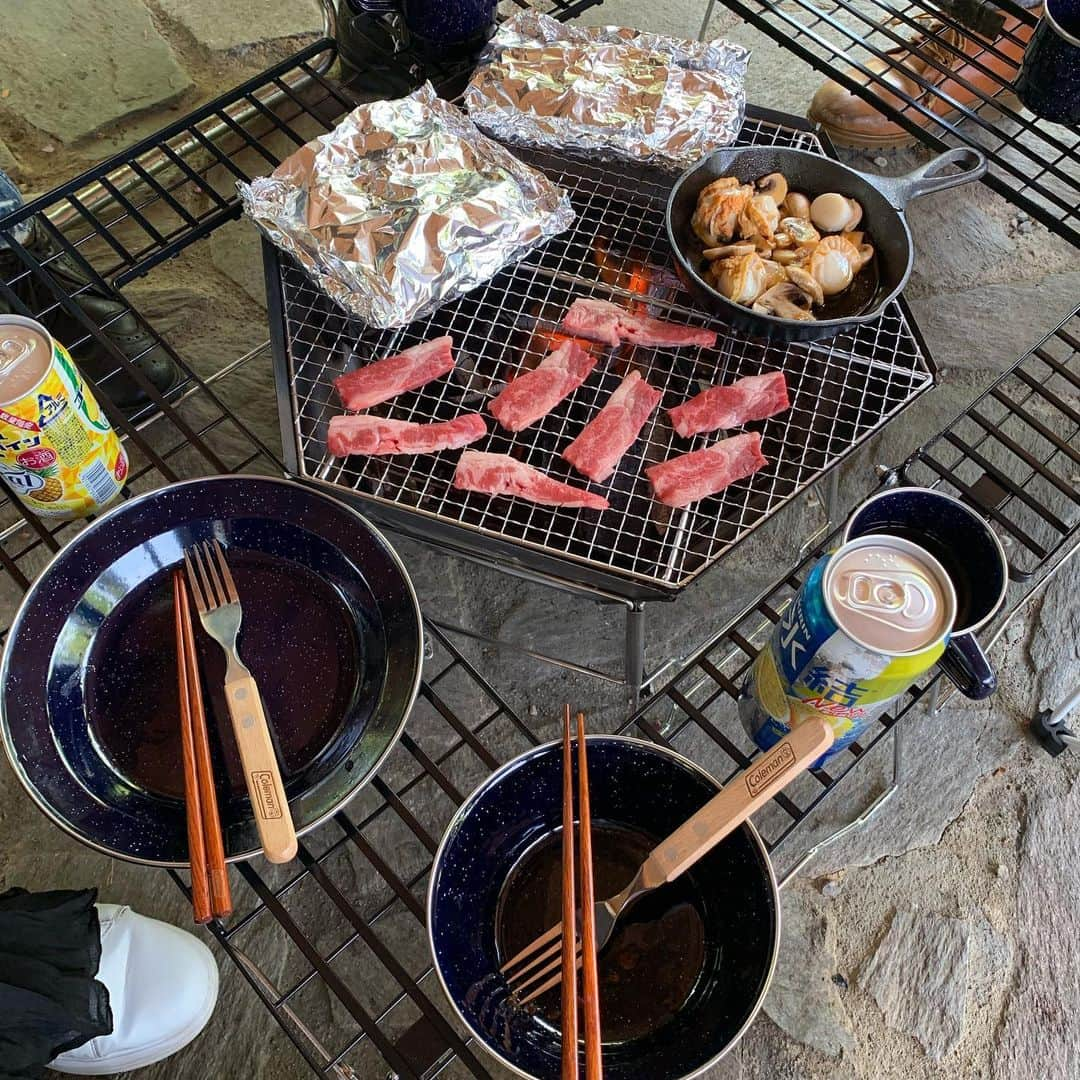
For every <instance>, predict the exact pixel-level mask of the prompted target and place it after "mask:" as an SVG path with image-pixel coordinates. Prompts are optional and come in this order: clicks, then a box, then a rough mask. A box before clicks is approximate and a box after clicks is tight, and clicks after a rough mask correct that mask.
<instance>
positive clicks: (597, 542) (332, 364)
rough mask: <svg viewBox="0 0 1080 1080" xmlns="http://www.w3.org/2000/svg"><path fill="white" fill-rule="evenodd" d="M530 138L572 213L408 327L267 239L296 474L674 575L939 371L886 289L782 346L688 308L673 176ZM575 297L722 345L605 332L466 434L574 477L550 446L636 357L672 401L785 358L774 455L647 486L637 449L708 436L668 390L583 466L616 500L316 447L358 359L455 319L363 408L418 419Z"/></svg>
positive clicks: (720, 549)
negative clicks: (722, 473)
mask: <svg viewBox="0 0 1080 1080" xmlns="http://www.w3.org/2000/svg"><path fill="white" fill-rule="evenodd" d="M743 138H744V140H746V141H769V142H782V143H785V144H787V145H795V146H801V147H806V148H811V149H818V150H820V148H821V146H820V143H818V141H817V139H816V137H815V136H814V135H813V134H812V133H810V132H808V131H806V130H801V129H799V128H798V127H791V126H787V125H785V124H783V123H778V122H774V121H772V120H771V119H769V118H764V117H758V118H752V119H751V120H750V121H749V122H748V124H747V126H746V128H745V129H744V132H743ZM527 156H528V157H529V159H530V160H532V161H533V162H534V163H535V164H536V165H538V166H539V167H540V168H542V169H543V170H544V171H545V172H547V173H548V175H550V176H552V177H553V178H555V179H557V180H558V182H559V183H561V184H562V185H563V186H564V187H565V188H566V189H567V190H568V192H569V193H570V197H571V200H572V202H573V203H574V208H575V210H576V211H577V214H578V217H577V220H576V221H575V223H574V225H573V226H572V227H571V229H570V230H568V231H567V232H566V233H565V234H563V235H562V236H559V237H556V238H555V239H554V240H552V241H551V242H549V243H548V244H547V245H546V246H545V247H544V248H543V249H541V250H540V251H537V252H534V253H532V254H531V255H530V256H528V257H527V258H526V259H525V260H523V261H522V262H521V263H519V264H518V265H516V266H514V267H511V268H509V269H507V270H505V271H503V272H502V273H501V274H499V275H498V276H497V277H496V278H494V279H493V280H492V281H491V282H489V283H487V284H486V285H483V286H481V287H479V288H477V289H475V290H473V291H472V292H471V293H469V294H468V295H467V296H465V297H464V298H462V299H461V300H459V301H457V302H455V303H453V304H449V305H447V306H445V307H444V308H442V309H441V310H439V311H438V312H436V313H435V314H434V315H432V316H430V317H428V318H426V319H421V320H418V321H416V322H414V323H412V324H410V325H409V326H407V327H404V328H402V329H392V330H376V329H371V328H367V327H365V326H364V325H363V324H361V323H360V322H359V321H357V320H355V319H353V318H350V317H348V316H347V315H346V314H345V313H344V312H343V311H342V310H341V309H340V308H338V307H337V306H336V305H335V304H333V302H331V301H330V300H329V299H327V298H326V297H325V296H324V295H323V294H322V293H321V292H320V290H318V289H317V288H316V287H315V286H314V285H313V284H312V283H311V282H310V280H309V279H308V278H307V276H306V275H305V274H304V273H303V272H302V271H301V270H300V269H299V268H298V267H297V266H296V265H295V264H294V263H293V262H291V260H289V259H287V258H286V257H283V256H277V255H276V254H275V253H273V252H269V249H267V250H268V252H269V256H268V257H269V258H270V260H271V265H272V267H273V266H276V267H277V272H278V280H279V283H280V304H281V311H282V315H283V328H284V339H285V353H286V357H285V366H286V372H287V374H286V378H287V381H288V383H289V386H290V388H291V390H292V408H293V415H292V417H291V418H290V423H291V426H292V429H293V432H292V433H293V436H294V438H295V441H296V451H297V454H296V458H297V463H298V471H299V472H300V474H301V475H303V476H305V477H307V478H309V479H313V480H317V481H319V482H321V483H323V484H326V485H328V486H329V487H330V488H331V489H332V490H334V491H336V492H338V493H341V492H348V493H349V494H355V495H358V496H359V497H360V498H361V499H363V500H364V501H365V502H366V503H368V504H372V505H373V506H374V507H375V508H376V510H377V508H378V507H380V506H383V507H394V508H397V509H399V510H400V509H403V510H406V511H408V512H409V513H411V514H412V515H414V516H415V521H414V526H413V527H414V528H416V529H417V530H418V531H419V532H420V533H421V534H423V532H424V525H423V523H422V522H423V521H424V520H433V521H437V522H439V523H440V524H444V525H446V524H448V525H452V526H454V527H455V528H457V529H458V530H460V531H464V532H469V533H472V534H474V535H479V536H483V537H489V538H494V539H497V540H502V541H507V542H509V543H511V544H514V545H516V546H519V547H521V548H523V549H525V550H532V551H536V552H538V553H541V554H543V555H549V556H554V557H556V558H558V559H559V560H560V561H561V562H562V564H563V565H565V566H566V567H568V568H571V567H573V566H574V565H578V566H587V567H590V568H592V569H594V570H598V571H600V572H602V573H604V574H606V575H610V576H611V577H612V578H613V579H614V580H616V581H618V580H623V581H630V582H634V583H641V584H642V585H643V586H645V587H648V588H652V589H654V590H657V591H667V592H673V591H676V590H677V589H679V588H681V587H682V586H684V585H686V584H687V583H688V582H690V581H692V580H693V579H694V578H695V577H696V576H697V575H698V574H700V573H701V572H702V571H703V570H704V569H705V568H706V567H708V566H709V565H710V564H711V563H713V562H715V561H716V560H717V559H718V558H720V557H721V556H722V555H723V554H724V553H725V552H726V551H728V550H729V549H730V548H731V547H732V546H733V545H734V544H735V543H737V542H738V541H739V540H741V539H742V538H743V537H745V536H746V535H747V534H748V533H749V532H750V530H751V529H753V528H754V527H755V526H756V525H758V524H759V523H760V522H761V521H763V520H764V519H765V518H767V517H768V516H769V515H770V514H772V513H773V512H775V511H776V510H777V509H779V508H780V507H781V506H782V505H784V504H785V503H786V502H787V501H788V500H789V499H791V498H792V497H794V496H795V495H796V494H798V493H799V492H800V491H802V490H803V489H805V487H806V486H807V485H808V484H810V483H812V482H813V481H814V480H815V479H816V478H817V477H819V476H820V475H821V474H822V473H823V472H824V471H825V470H826V469H828V468H830V467H831V466H833V465H835V464H836V463H837V462H838V461H840V460H841V459H842V458H843V457H844V456H845V455H846V454H847V453H849V452H850V451H852V450H853V449H854V448H855V447H856V446H858V445H859V444H860V443H861V442H862V441H863V440H865V439H866V438H867V437H868V436H869V435H870V434H871V433H872V432H874V431H876V430H877V429H878V428H880V427H881V426H882V425H883V424H884V423H886V422H887V421H888V420H889V419H890V418H891V417H892V416H894V415H896V413H897V412H899V411H900V410H901V409H902V408H903V407H904V406H905V405H907V404H908V403H910V402H911V401H912V400H913V399H914V398H915V397H916V396H917V395H918V394H919V393H920V392H922V391H923V390H925V389H927V388H928V387H929V386H930V385H931V384H932V381H933V380H932V374H931V364H930V360H929V357H928V356H927V355H926V352H925V350H924V348H923V346H922V345H921V343H920V342H919V339H918V337H917V336H916V331H915V330H914V328H913V326H912V323H911V321H910V318H909V316H908V314H907V311H906V309H905V308H904V307H903V305H902V304H897V303H894V304H891V305H890V306H889V308H888V309H887V310H886V312H885V314H884V315H883V316H882V317H881V318H880V319H879V320H877V321H876V322H875V323H873V324H869V325H866V326H862V327H859V328H858V329H857V331H856V332H854V333H852V334H850V335H845V336H841V337H838V338H836V339H833V340H832V341H829V342H825V343H810V344H787V345H785V344H777V343H769V342H765V341H761V340H756V339H750V338H746V337H742V336H739V335H737V334H735V333H733V332H732V331H731V330H730V329H729V328H727V327H725V326H724V325H723V324H722V323H720V322H719V321H718V320H714V319H711V318H710V317H709V316H707V315H703V314H702V313H701V312H699V311H696V310H694V309H693V308H692V307H691V302H690V299H689V297H688V296H687V294H686V293H685V292H684V291H683V289H682V286H681V284H680V283H679V281H678V279H677V278H676V277H675V276H674V274H673V273H672V272H671V271H670V270H669V269H668V268H669V267H670V266H671V265H672V260H671V258H670V251H669V248H668V244H667V240H666V235H665V225H664V207H665V204H666V200H667V194H668V190H669V188H668V184H669V182H670V181H668V180H666V179H665V178H664V177H663V176H662V175H658V174H656V173H651V172H646V171H645V170H641V169H631V168H629V167H627V166H613V165H605V166H597V165H595V164H588V163H585V162H582V161H579V160H577V159H573V158H570V157H565V156H560V155H557V154H553V153H544V154H536V155H527ZM581 296H595V297H599V298H605V299H612V300H615V301H616V302H619V303H622V304H624V305H626V304H643V303H647V305H648V309H649V311H650V312H651V313H652V314H655V315H658V316H660V317H666V318H669V319H671V320H673V321H676V322H688V323H692V324H694V325H707V326H709V327H710V328H711V329H715V330H716V331H717V332H718V335H719V337H718V342H717V347H716V351H715V352H708V351H704V350H689V349H681V350H677V351H675V350H653V349H647V348H642V347H634V346H627V347H623V348H621V349H618V350H615V351H614V352H612V353H609V354H608V355H607V358H606V359H605V360H603V361H602V362H601V364H600V365H599V366H598V368H597V370H596V371H594V372H593V374H592V375H591V376H590V378H589V379H588V380H587V381H586V383H585V384H584V385H583V386H582V387H581V388H580V389H579V390H577V391H576V392H575V393H574V394H573V395H572V396H571V397H570V398H568V399H567V400H566V401H564V402H563V403H562V404H561V405H560V406H558V407H557V408H556V409H554V410H553V411H552V412H551V413H550V414H549V415H548V416H547V417H545V418H544V419H543V420H542V421H541V422H539V423H538V424H536V425H534V426H533V427H530V428H528V429H526V430H525V431H522V432H518V433H516V434H512V433H508V432H504V431H503V430H502V429H501V428H498V427H497V425H494V424H492V425H491V426H492V427H493V428H494V429H495V430H493V431H492V432H491V433H490V434H489V436H488V437H487V439H486V440H485V441H484V442H481V443H479V444H477V446H478V447H480V448H483V449H488V450H492V451H496V452H504V453H510V454H512V455H514V456H515V457H518V458H520V459H521V460H524V461H526V462H528V463H529V464H531V465H533V466H535V467H536V468H539V469H541V470H543V471H545V472H548V473H550V474H551V475H554V476H556V477H558V478H559V479H563V480H566V481H567V482H570V483H578V484H583V480H582V478H581V477H578V476H577V475H576V473H575V472H574V471H573V470H572V469H571V468H570V467H569V466H568V465H567V464H566V463H565V462H563V460H562V459H561V457H559V452H560V451H561V450H562V449H563V448H564V447H565V446H566V445H567V443H568V442H569V441H570V440H571V439H573V438H574V437H576V436H577V435H578V434H579V433H580V431H581V430H582V428H583V427H584V426H585V424H586V423H587V422H588V421H589V420H590V419H591V418H592V417H593V416H595V414H596V413H597V412H598V411H599V409H600V408H601V407H602V405H603V404H604V402H605V401H606V400H607V398H608V396H609V394H610V393H611V391H612V390H613V389H614V387H615V386H617V385H618V380H619V379H620V378H621V377H622V376H623V375H624V374H625V373H626V371H627V370H629V369H630V368H635V369H637V370H639V371H640V372H641V373H642V374H643V375H644V376H645V377H646V378H647V379H648V380H649V382H650V383H652V384H653V385H654V386H655V387H657V389H660V390H662V391H663V393H664V402H663V405H664V407H671V406H673V405H675V404H677V403H678V402H680V401H682V400H685V399H686V398H688V397H690V396H692V395H693V394H695V393H697V392H698V390H699V389H700V388H701V387H702V386H704V385H708V384H710V383H713V382H726V381H730V380H732V379H734V378H737V377H740V376H744V375H750V374H755V373H759V372H761V371H767V370H775V369H783V370H784V371H785V373H786V375H787V379H788V385H789V394H790V396H791V399H792V408H791V409H790V410H789V411H788V412H786V413H784V414H782V415H781V416H779V417H777V418H776V419H774V420H772V421H769V422H766V423H765V424H764V426H763V428H762V438H763V450H764V453H765V455H766V457H767V458H768V459H769V465H767V466H766V467H765V468H764V469H762V470H761V471H760V472H759V473H757V474H756V475H755V476H754V477H753V478H751V479H750V480H749V481H744V482H741V483H736V484H733V485H732V486H731V487H729V488H728V489H727V490H726V491H724V492H722V493H721V495H720V496H718V497H716V498H713V499H709V500H705V501H703V502H701V503H700V504H698V505H696V506H694V507H690V508H687V509H686V510H681V511H674V512H672V511H669V510H667V509H665V508H664V507H662V506H660V504H658V503H656V502H654V501H653V500H652V498H651V493H650V489H649V487H648V483H647V481H646V479H645V477H644V473H643V470H644V468H645V467H646V466H647V465H649V464H653V463H656V462H659V461H663V460H665V459H666V458H669V457H671V456H673V455H675V454H678V453H684V452H686V451H687V450H689V449H696V448H698V447H700V446H704V445H707V444H708V443H709V442H711V441H712V438H710V437H708V436H699V437H698V438H696V439H695V440H693V441H692V442H691V443H685V442H684V441H683V440H680V439H678V438H677V436H676V435H675V433H674V431H673V430H672V429H671V428H670V426H669V425H668V423H667V421H666V419H665V414H664V411H663V408H662V409H661V410H659V411H658V412H657V413H656V414H654V416H653V417H652V418H651V419H650V421H649V423H648V424H647V425H646V427H645V429H644V431H643V433H642V437H641V438H640V439H639V440H638V442H637V444H635V446H634V447H633V448H632V449H631V451H630V452H629V453H628V454H627V455H626V456H625V457H624V458H623V459H622V461H621V462H620V463H619V466H618V468H617V470H616V472H615V474H614V476H613V477H612V478H611V479H610V480H609V481H607V482H606V483H605V484H603V485H594V489H595V490H601V491H602V492H603V494H604V495H605V496H607V497H608V498H609V500H610V501H611V504H612V509H611V510H610V511H607V512H606V513H605V514H603V515H600V516H599V517H598V516H597V515H595V514H590V513H587V512H576V511H569V510H565V509H554V510H553V509H551V508H547V507H539V506H533V505H531V504H527V503H520V502H517V501H511V500H506V499H502V498H494V497H486V496H482V495H479V494H476V493H463V492H460V491H457V490H455V489H454V488H453V487H452V486H451V479H452V476H453V467H454V460H451V459H450V458H448V457H437V458H432V457H430V456H419V457H398V458H363V457H357V456H354V457H350V458H347V459H343V460H341V459H335V458H332V457H330V456H329V455H328V454H327V453H326V449H325V439H326V427H327V424H328V422H329V419H330V417H331V416H333V415H334V414H335V413H337V412H340V407H339V405H338V404H337V399H336V395H335V394H334V391H333V380H334V378H335V377H336V376H338V375H340V374H341V373H342V371H344V370H347V369H349V368H351V367H353V366H355V362H356V360H357V359H359V360H361V361H362V362H363V361H367V360H369V359H375V358H377V357H379V356H384V355H388V354H390V353H393V352H397V351H400V350H401V349H402V348H405V347H407V346H410V345H414V344H417V343H419V342H421V341H426V340H429V339H431V338H433V337H437V336H439V335H441V334H451V335H452V336H453V338H454V342H455V353H456V356H457V360H458V367H457V369H456V370H455V372H454V373H453V375H452V376H450V377H449V378H447V379H443V380H438V381H436V382H435V383H432V384H429V385H428V386H427V387H424V388H422V389H420V390H418V391H415V392H412V393H409V394H403V395H401V396H399V397H398V398H396V399H394V400H393V401H392V402H389V403H386V404H385V405H383V406H380V407H378V408H377V409H375V410H372V411H373V412H375V413H377V414H379V415H384V416H388V417H392V418H395V419H400V420H410V421H416V422H430V421H437V420H447V419H450V418H451V417H453V416H455V415H457V414H458V413H460V412H463V411H483V410H485V409H486V405H487V403H488V401H489V400H490V398H491V397H492V396H494V394H495V393H497V392H498V390H499V389H500V388H501V387H502V386H503V385H504V384H505V382H506V381H507V380H508V379H510V378H512V377H513V376H514V375H515V374H517V373H518V372H519V371H520V370H522V369H523V368H525V367H528V366H532V365H534V364H535V363H536V362H538V361H539V359H541V358H542V357H543V356H544V355H545V354H546V352H547V351H549V348H550V346H551V342H552V334H553V333H554V332H555V331H556V330H557V328H558V323H559V320H560V319H561V318H562V315H563V314H564V312H565V311H566V309H567V308H568V307H569V306H570V303H571V302H572V301H573V300H574V299H575V298H577V297H581ZM280 364H281V359H280V358H279V366H280ZM713 438H715V436H714V437H713ZM567 572H568V573H571V574H572V573H573V570H572V569H568V571H567ZM613 587H616V588H617V587H618V586H613ZM624 587H625V586H624Z"/></svg>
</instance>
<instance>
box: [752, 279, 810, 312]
mask: <svg viewBox="0 0 1080 1080" xmlns="http://www.w3.org/2000/svg"><path fill="white" fill-rule="evenodd" d="M809 307H810V297H809V296H807V295H806V293H804V292H803V291H802V289H800V288H799V287H798V286H797V285H795V284H793V283H792V282H790V281H784V282H781V283H780V284H779V285H774V286H773V287H772V288H771V289H769V290H767V291H766V292H763V293H762V294H761V295H760V296H759V297H758V298H757V301H756V302H755V303H754V308H753V310H754V311H757V312H758V313H759V314H764V315H776V316H778V317H779V318H781V319H794V320H796V321H797V322H814V316H813V315H811V314H810V311H809Z"/></svg>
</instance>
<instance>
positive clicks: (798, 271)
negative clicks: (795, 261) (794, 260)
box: [787, 266, 825, 306]
mask: <svg viewBox="0 0 1080 1080" xmlns="http://www.w3.org/2000/svg"><path fill="white" fill-rule="evenodd" d="M787 276H788V280H789V281H790V282H791V283H792V284H794V285H798V287H799V288H800V289H802V291H803V292H804V293H806V294H807V295H808V296H809V297H810V299H811V300H813V301H814V303H815V304H817V305H819V306H820V305H821V304H824V303H825V293H824V291H823V290H822V288H821V285H820V283H819V282H818V279H817V278H816V277H814V275H813V274H811V273H810V271H809V270H807V269H806V268H805V267H802V266H789V267H788V268H787Z"/></svg>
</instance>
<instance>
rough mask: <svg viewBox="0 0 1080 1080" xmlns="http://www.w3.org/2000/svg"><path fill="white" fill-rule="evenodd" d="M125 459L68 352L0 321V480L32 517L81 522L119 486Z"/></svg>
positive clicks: (24, 326)
mask: <svg viewBox="0 0 1080 1080" xmlns="http://www.w3.org/2000/svg"><path fill="white" fill-rule="evenodd" d="M127 473H128V460H127V455H126V454H125V453H124V448H123V446H122V445H121V444H120V440H119V439H118V438H117V436H116V432H115V431H113V429H112V426H111V425H110V424H109V421H108V419H106V417H105V415H104V414H103V413H102V411H101V408H100V406H99V405H98V403H97V401H96V400H95V399H94V395H93V394H92V393H91V392H90V390H89V389H88V388H87V387H86V386H85V385H84V384H83V381H82V378H81V377H80V375H79V373H78V371H77V370H76V368H75V365H74V363H73V362H72V359H71V356H70V355H69V354H68V351H67V349H65V348H64V346H63V345H61V344H60V343H59V342H58V341H54V340H53V338H52V336H51V335H50V334H49V332H48V330H46V329H45V327H43V326H42V325H41V324H40V323H37V322H35V321H34V320H33V319H27V318H24V317H22V316H21V315H0V478H2V479H3V480H4V481H5V483H6V484H7V485H8V487H10V488H11V490H12V491H13V492H14V493H15V494H16V495H17V496H18V497H19V498H20V499H21V500H22V502H23V503H24V504H25V505H26V506H27V507H28V508H29V509H30V510H32V511H33V512H34V513H35V514H40V515H41V516H43V517H52V518H75V517H86V516H87V515H88V514H94V513H97V511H98V510H100V509H101V508H102V507H103V506H105V505H106V504H107V503H109V502H111V501H112V500H113V499H114V498H116V496H117V495H118V494H119V493H120V491H121V489H122V488H123V486H124V479H125V478H126V477H127Z"/></svg>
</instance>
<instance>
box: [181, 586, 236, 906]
mask: <svg viewBox="0 0 1080 1080" xmlns="http://www.w3.org/2000/svg"><path fill="white" fill-rule="evenodd" d="M179 588H180V598H181V616H182V621H183V630H184V651H185V655H186V659H187V665H186V667H187V673H188V678H187V685H188V701H189V705H190V708H189V711H190V714H191V727H192V734H193V736H194V743H195V769H196V773H197V775H198V780H199V807H200V809H201V810H202V824H203V839H204V842H205V848H206V866H207V873H208V876H209V879H210V904H211V908H212V910H213V913H214V916H215V917H216V918H219V919H223V918H225V917H226V916H228V915H231V914H232V891H231V890H230V888H229V871H228V869H227V868H226V866H225V843H224V840H223V839H222V836H221V815H220V814H219V812H218V801H217V790H216V789H215V787H214V764H213V759H212V758H211V757H210V736H209V734H208V733H207V730H206V710H205V708H204V707H203V696H202V680H201V679H200V678H199V655H198V653H197V652H196V651H195V625H194V623H193V622H192V618H191V604H190V603H189V601H188V593H187V581H186V580H185V579H184V576H183V574H181V575H180V586H179Z"/></svg>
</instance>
